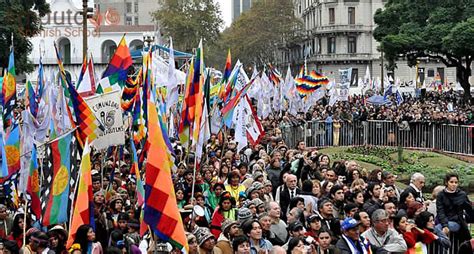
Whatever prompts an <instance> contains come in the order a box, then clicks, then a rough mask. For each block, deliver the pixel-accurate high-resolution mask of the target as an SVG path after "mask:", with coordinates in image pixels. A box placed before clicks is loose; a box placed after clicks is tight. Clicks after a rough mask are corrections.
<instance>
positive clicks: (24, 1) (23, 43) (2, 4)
mask: <svg viewBox="0 0 474 254" xmlns="http://www.w3.org/2000/svg"><path fill="white" fill-rule="evenodd" d="M49 11H50V10H49V4H47V3H46V0H21V1H20V0H3V1H0V24H2V25H1V26H0V49H2V50H1V51H0V65H1V66H2V67H7V66H8V56H9V54H10V51H9V50H8V49H9V48H10V46H11V45H12V41H11V38H12V35H13V38H14V39H13V44H14V52H15V69H16V73H17V74H18V73H24V72H30V71H32V70H33V65H32V64H31V63H29V62H28V55H29V53H30V52H31V50H32V45H31V42H30V41H29V38H31V37H33V36H35V35H37V34H38V33H39V32H40V31H41V17H44V16H45V15H46V14H48V13H49Z"/></svg>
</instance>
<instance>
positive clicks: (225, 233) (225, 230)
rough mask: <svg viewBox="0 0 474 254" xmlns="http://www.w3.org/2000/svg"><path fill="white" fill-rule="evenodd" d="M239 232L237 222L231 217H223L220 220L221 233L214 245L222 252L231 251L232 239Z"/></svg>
mask: <svg viewBox="0 0 474 254" xmlns="http://www.w3.org/2000/svg"><path fill="white" fill-rule="evenodd" d="M239 234H240V230H239V223H238V222H237V221H235V220H232V219H225V220H224V222H222V233H221V234H220V235H219V238H218V239H217V244H216V247H217V248H219V249H220V250H221V251H222V253H232V241H233V240H234V238H235V237H236V236H238V235H239Z"/></svg>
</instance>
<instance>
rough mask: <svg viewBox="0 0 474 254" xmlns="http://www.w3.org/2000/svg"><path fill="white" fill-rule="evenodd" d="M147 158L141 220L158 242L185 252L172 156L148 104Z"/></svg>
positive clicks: (152, 109) (154, 109)
mask: <svg viewBox="0 0 474 254" xmlns="http://www.w3.org/2000/svg"><path fill="white" fill-rule="evenodd" d="M148 104H149V107H148V109H149V111H148V114H149V117H148V121H149V122H148V124H149V127H148V130H149V135H148V140H147V142H148V143H149V149H148V154H153V156H149V157H148V160H147V164H146V177H145V208H144V220H145V222H146V223H147V224H148V225H149V226H150V228H151V230H153V232H154V233H155V235H156V236H157V237H159V238H160V239H161V240H163V241H166V242H170V243H171V244H172V245H174V246H176V247H178V248H179V249H182V250H183V249H185V250H186V252H187V250H188V244H187V241H186V236H185V231H184V225H183V222H182V219H181V214H180V213H179V210H178V206H177V202H176V196H175V191H174V187H173V182H172V179H171V164H172V160H171V155H170V153H169V151H168V148H167V145H166V142H165V140H164V138H163V133H162V129H161V126H160V124H159V122H158V113H157V110H156V107H155V105H154V104H153V103H152V102H151V101H149V102H148Z"/></svg>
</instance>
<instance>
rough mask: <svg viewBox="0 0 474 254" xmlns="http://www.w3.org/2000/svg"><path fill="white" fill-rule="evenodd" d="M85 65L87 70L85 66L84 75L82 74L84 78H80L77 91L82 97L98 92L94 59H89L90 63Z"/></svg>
mask: <svg viewBox="0 0 474 254" xmlns="http://www.w3.org/2000/svg"><path fill="white" fill-rule="evenodd" d="M85 64H86V66H85V68H84V66H83V71H84V73H82V72H81V75H82V77H79V80H78V81H77V85H76V89H77V92H78V93H79V94H80V95H81V96H91V95H94V94H95V92H96V87H95V82H96V81H95V71H94V61H93V60H92V57H91V58H90V59H89V62H88V63H85Z"/></svg>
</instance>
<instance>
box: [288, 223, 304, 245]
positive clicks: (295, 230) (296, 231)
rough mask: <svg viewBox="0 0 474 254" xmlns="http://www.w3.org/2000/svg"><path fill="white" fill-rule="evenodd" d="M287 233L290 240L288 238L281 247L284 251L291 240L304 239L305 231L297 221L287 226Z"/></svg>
mask: <svg viewBox="0 0 474 254" xmlns="http://www.w3.org/2000/svg"><path fill="white" fill-rule="evenodd" d="M288 233H290V238H288V241H287V242H286V243H285V245H283V248H284V249H285V250H288V243H289V242H290V241H291V239H293V238H295V237H304V235H305V229H304V226H303V224H301V222H299V221H295V222H292V223H290V225H289V226H288Z"/></svg>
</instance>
